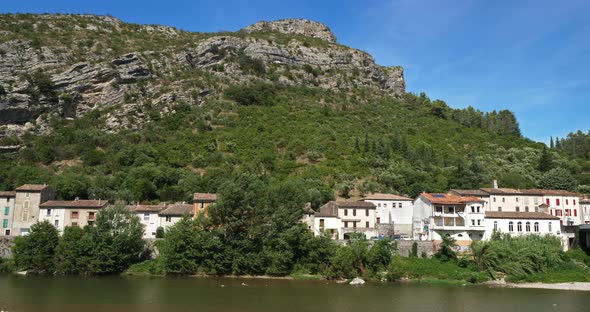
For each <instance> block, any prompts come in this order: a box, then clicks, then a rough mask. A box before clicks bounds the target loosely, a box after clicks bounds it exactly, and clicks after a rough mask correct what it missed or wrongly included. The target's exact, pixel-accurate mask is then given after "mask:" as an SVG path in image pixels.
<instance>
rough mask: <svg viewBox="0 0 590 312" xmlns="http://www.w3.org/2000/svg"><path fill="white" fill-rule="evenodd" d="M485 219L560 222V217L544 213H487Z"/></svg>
mask: <svg viewBox="0 0 590 312" xmlns="http://www.w3.org/2000/svg"><path fill="white" fill-rule="evenodd" d="M485 217H486V218H490V219H546V220H559V217H555V216H552V215H550V214H546V213H543V212H513V211H486V212H485Z"/></svg>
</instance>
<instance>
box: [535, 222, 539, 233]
mask: <svg viewBox="0 0 590 312" xmlns="http://www.w3.org/2000/svg"><path fill="white" fill-rule="evenodd" d="M535 232H539V222H535Z"/></svg>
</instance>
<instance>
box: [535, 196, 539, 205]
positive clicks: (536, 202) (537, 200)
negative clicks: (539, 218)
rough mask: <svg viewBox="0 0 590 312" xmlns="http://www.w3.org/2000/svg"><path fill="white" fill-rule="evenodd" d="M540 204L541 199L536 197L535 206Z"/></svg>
mask: <svg viewBox="0 0 590 312" xmlns="http://www.w3.org/2000/svg"><path fill="white" fill-rule="evenodd" d="M538 204H539V199H538V198H537V197H535V205H538Z"/></svg>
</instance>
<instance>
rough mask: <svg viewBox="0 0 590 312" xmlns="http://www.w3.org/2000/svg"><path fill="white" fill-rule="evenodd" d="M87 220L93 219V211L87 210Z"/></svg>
mask: <svg viewBox="0 0 590 312" xmlns="http://www.w3.org/2000/svg"><path fill="white" fill-rule="evenodd" d="M88 220H92V221H94V211H90V212H88Z"/></svg>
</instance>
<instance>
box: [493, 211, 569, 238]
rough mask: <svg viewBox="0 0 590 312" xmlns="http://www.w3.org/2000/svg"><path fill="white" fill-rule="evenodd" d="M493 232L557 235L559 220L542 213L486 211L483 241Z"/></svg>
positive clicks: (558, 232)
mask: <svg viewBox="0 0 590 312" xmlns="http://www.w3.org/2000/svg"><path fill="white" fill-rule="evenodd" d="M494 231H498V232H502V233H509V234H511V235H528V234H538V235H546V234H552V235H559V234H560V224H559V218H558V217H556V216H552V215H550V214H546V213H543V212H511V211H510V212H509V211H501V212H500V211H486V212H485V234H484V239H490V238H491V236H492V234H493V233H494Z"/></svg>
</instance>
